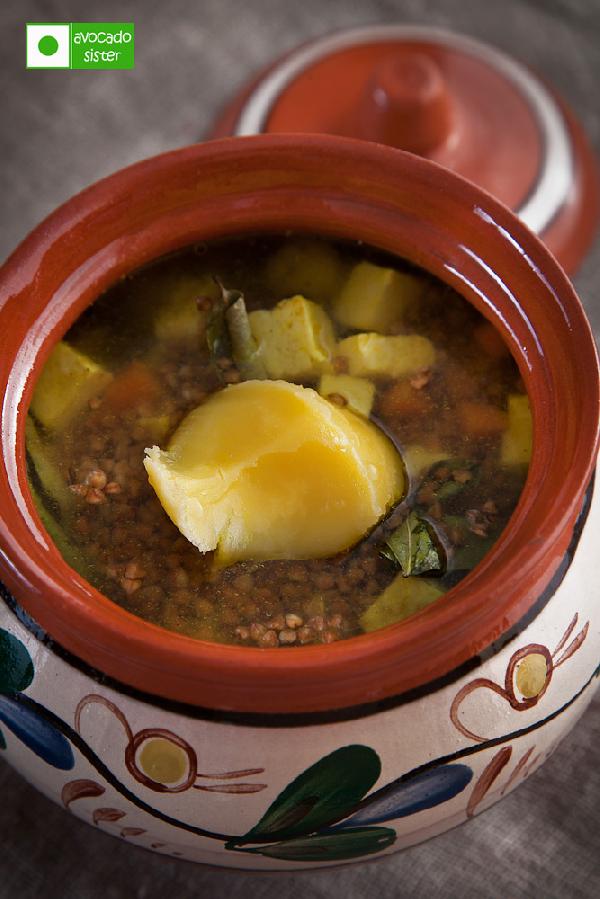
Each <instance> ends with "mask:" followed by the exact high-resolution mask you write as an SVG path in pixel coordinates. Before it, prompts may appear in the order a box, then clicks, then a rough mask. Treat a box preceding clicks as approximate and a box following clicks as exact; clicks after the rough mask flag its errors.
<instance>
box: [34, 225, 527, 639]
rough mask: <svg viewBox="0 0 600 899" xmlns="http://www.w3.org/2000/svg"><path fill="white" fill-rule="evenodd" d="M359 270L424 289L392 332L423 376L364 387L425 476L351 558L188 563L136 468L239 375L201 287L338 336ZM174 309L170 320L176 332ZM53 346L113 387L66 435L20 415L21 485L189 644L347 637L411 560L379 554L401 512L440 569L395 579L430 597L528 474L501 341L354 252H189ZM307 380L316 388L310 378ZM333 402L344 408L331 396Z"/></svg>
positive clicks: (87, 566)
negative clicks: (218, 340) (336, 296)
mask: <svg viewBox="0 0 600 899" xmlns="http://www.w3.org/2000/svg"><path fill="white" fill-rule="evenodd" d="M297 246H298V247H300V250H299V258H300V257H301V259H304V258H305V256H306V257H307V258H309V259H310V258H311V256H312V258H314V259H315V265H314V270H313V269H311V266H310V265H301V266H300V267H299V268H298V266H296V265H295V263H294V261H293V260H294V252H295V251H294V248H295V247H297ZM290 248H291V249H290ZM283 250H285V253H284V254H283V256H282V255H281V253H282V251H283ZM286 254H287V255H286ZM286 258H287V259H288V261H289V260H291V262H290V264H289V265H287V264H286V262H285V260H286ZM282 259H283V261H282ZM274 260H275V261H274ZM365 260H366V261H368V262H371V263H374V264H375V265H377V266H383V267H391V268H394V269H396V270H398V271H407V272H411V273H413V274H416V275H417V276H418V277H419V278H421V279H422V287H423V289H422V293H421V296H420V300H419V302H418V303H414V304H412V305H410V304H409V305H408V307H407V309H406V310H405V311H404V312H403V314H402V316H401V320H398V321H396V322H392V323H391V324H389V325H388V326H387V330H386V333H387V334H392V335H393V334H404V333H408V334H413V333H415V334H419V335H422V336H425V337H427V338H429V340H430V341H432V343H433V344H434V347H435V352H436V358H435V363H434V364H433V365H432V366H431V367H429V368H427V369H425V370H421V371H416V372H413V373H412V374H410V375H408V376H406V377H402V378H395V379H394V378H390V377H387V378H386V377H385V376H380V377H377V378H374V379H372V381H373V383H374V384H375V387H376V391H375V399H374V403H373V407H372V411H371V416H370V417H371V420H372V421H373V422H375V423H376V424H377V425H378V426H379V427H380V428H381V429H383V430H384V431H385V433H386V434H387V435H388V436H389V437H390V438H391V439H392V441H393V442H394V443H395V445H396V446H397V447H398V448H399V449H400V451H401V452H403V453H404V452H405V451H408V452H407V458H408V457H411V453H412V457H413V458H414V454H415V450H414V447H418V448H419V449H418V451H417V456H418V458H419V459H420V460H421V463H420V464H423V460H425V462H427V463H428V464H424V465H423V467H422V468H419V466H417V465H416V464H415V463H414V462H413V464H412V469H411V465H409V464H408V462H407V467H408V470H409V476H410V477H409V479H408V489H407V493H406V495H405V497H404V498H403V500H402V501H401V502H400V503H399V504H398V505H397V506H396V507H395V508H394V509H393V510H392V511H391V514H389V515H388V516H387V518H386V519H384V520H383V521H382V522H380V524H379V525H377V526H376V527H375V528H374V529H373V530H372V531H371V533H369V534H368V535H365V537H364V539H363V540H361V541H360V542H359V543H358V544H357V545H355V546H354V547H353V548H350V549H349V550H347V551H346V552H343V553H341V554H338V555H336V556H334V557H332V558H324V559H308V560H302V559H300V560H286V559H283V560H274V561H244V562H238V563H235V564H233V565H231V566H229V567H227V568H223V569H217V568H216V567H215V566H214V564H213V558H212V553H206V554H202V553H200V552H199V551H198V550H197V549H196V548H195V547H194V546H193V545H192V544H191V543H189V542H188V541H187V540H186V539H185V537H183V536H182V535H181V534H180V532H179V531H178V529H177V527H176V526H175V525H174V524H173V523H172V522H171V520H170V519H169V517H168V516H167V514H166V513H165V512H164V510H163V508H162V506H161V504H160V502H159V500H158V498H157V496H156V494H155V493H154V491H153V489H152V488H151V487H150V485H149V482H148V477H147V475H146V471H145V469H144V467H143V458H144V448H145V447H148V446H152V445H153V444H159V445H160V446H161V447H163V448H164V447H166V446H167V444H168V440H169V437H170V435H171V434H172V433H173V432H174V431H175V429H176V428H177V426H178V424H179V423H180V421H181V420H182V419H183V417H184V416H185V415H186V414H187V413H188V412H189V411H191V410H192V409H194V408H196V407H197V406H199V405H200V404H201V403H202V402H203V401H204V400H206V398H207V397H208V396H209V395H210V394H212V393H213V392H214V391H217V390H220V389H222V388H223V386H224V384H227V383H236V382H237V381H239V380H240V377H241V375H240V373H239V371H238V369H237V368H236V366H235V365H234V364H231V365H227V364H225V366H224V367H223V364H222V363H221V367H220V368H219V367H218V366H216V365H215V363H214V360H213V359H212V358H211V355H210V352H209V349H208V345H207V341H206V335H205V333H204V328H203V327H200V328H199V329H198V328H197V326H196V324H195V323H194V315H195V312H196V298H197V297H200V298H201V299H200V303H199V305H200V308H201V309H202V306H203V304H204V305H205V306H206V305H207V304H209V300H208V299H207V298H206V294H205V291H206V290H207V291H208V293H209V295H211V296H214V289H213V288H214V285H213V282H212V280H211V279H212V276H213V275H217V276H218V277H219V279H220V280H221V281H222V283H223V284H224V285H225V286H226V287H228V288H235V289H237V290H240V291H242V292H243V294H244V297H245V302H246V306H247V308H248V310H255V309H263V308H267V309H268V308H271V307H273V306H274V305H275V304H276V303H277V302H279V301H281V300H282V299H283V298H285V297H289V296H291V295H292V294H294V293H300V294H303V295H304V296H305V297H307V298H308V299H312V300H314V301H316V302H321V301H322V302H323V306H324V308H325V309H326V310H327V311H328V312H329V314H330V315H331V316H332V320H333V322H334V327H335V329H336V335H337V337H338V338H339V339H341V338H343V337H345V336H347V335H348V334H352V333H356V329H355V330H349V329H347V328H343V327H342V326H341V325H340V324H339V322H338V323H336V321H335V317H334V316H333V313H332V312H331V306H330V302H329V301H330V299H331V294H332V293H333V292H334V291H335V289H337V288H336V279H337V278H340V279H343V278H344V277H346V275H347V272H349V271H350V270H351V268H352V267H353V266H355V265H356V264H357V263H360V262H363V261H365ZM206 284H208V287H206V286H205V285H206ZM174 296H175V297H176V298H178V299H177V303H176V306H177V310H178V312H177V315H176V316H175V318H174V319H173V316H172V315H171V319H170V318H169V315H170V311H169V310H171V311H172V309H173V308H174V307H173V304H172V298H173V297H174ZM165 310H166V311H165ZM157 322H158V323H159V324H158V325H157ZM190 322H191V323H192V327H191V328H190V327H189V323H190ZM194 329H195V330H194ZM64 339H65V341H66V342H67V343H68V344H69V345H70V346H71V347H73V348H75V349H76V350H77V351H78V352H79V353H81V354H84V355H85V357H86V358H89V359H91V360H93V361H94V364H96V365H98V366H101V367H102V369H104V370H106V371H108V372H110V373H111V374H112V376H113V378H112V380H111V381H110V383H108V385H107V384H106V382H103V381H101V380H99V381H98V387H97V390H96V391H95V392H92V395H91V396H89V398H86V400H85V404H84V406H83V407H82V408H80V409H79V410H78V412H77V414H76V415H74V416H72V417H71V418H70V420H69V421H68V423H67V424H66V425H65V426H63V427H51V426H50V427H49V426H48V424H47V423H44V421H41V420H40V418H43V415H42V416H39V415H38V416H36V408H35V402H34V404H33V405H32V416H31V422H30V425H31V427H30V431H29V435H28V436H29V442H28V450H29V463H30V465H29V469H30V482H31V485H32V490H33V492H34V498H35V500H36V502H37V504H38V508H39V509H40V513H41V515H42V518H43V521H44V523H45V525H46V527H47V529H48V530H49V532H50V533H51V535H52V536H53V537H54V539H55V541H56V543H57V545H58V547H59V549H60V550H61V551H62V553H63V555H64V556H65V558H66V559H67V561H68V562H69V563H70V564H71V565H72V566H73V567H74V568H75V569H76V570H77V571H79V572H80V573H81V574H82V575H83V576H84V577H86V578H87V579H88V580H89V581H90V582H91V583H92V584H93V585H94V586H95V587H97V588H98V589H99V590H100V591H102V592H103V593H104V594H105V595H106V596H108V597H109V598H111V599H112V600H113V601H114V602H116V603H118V604H119V605H121V606H123V607H124V608H126V609H128V610H130V611H131V612H133V613H135V614H137V615H139V616H141V617H143V618H145V619H147V620H149V621H151V622H154V623H156V624H159V625H162V626H163V627H166V628H169V629H172V630H175V631H178V632H180V633H183V634H187V635H189V636H192V637H196V638H200V639H208V640H216V641H221V642H227V643H237V644H243V645H253V646H261V647H275V646H297V645H302V644H310V643H329V642H332V641H334V640H338V639H341V638H345V637H349V636H353V635H356V634H359V633H361V632H362V631H363V630H364V629H365V627H366V625H365V619H364V618H363V616H364V614H365V612H366V611H367V610H369V608H370V607H372V606H373V604H374V603H375V601H376V600H377V598H378V597H380V595H381V594H382V593H383V592H384V591H385V590H386V588H388V587H389V586H390V584H392V582H394V581H395V580H396V579H398V578H399V577H401V576H402V574H405V575H406V574H410V573H411V572H410V571H407V570H406V562H405V564H404V566H403V567H402V568H400V566H399V563H398V561H397V559H396V560H395V559H394V558H393V554H392V558H388V557H386V555H383V554H382V549H383V550H385V547H386V541H387V540H388V539H389V538H390V536H391V535H392V534H394V533H398V532H399V531H398V529H400V528H401V527H402V526H403V525H404V526H405V527H408V525H406V519H407V515H408V513H409V512H410V511H412V512H413V513H414V515H415V516H417V518H418V522H419V526H420V527H424V528H425V529H426V532H427V538H428V541H429V544H428V545H429V546H430V547H432V548H433V549H434V550H435V554H436V555H437V558H438V559H439V566H438V567H437V568H436V567H433V568H432V569H430V570H429V571H427V570H425V571H424V572H423V573H422V574H417V575H416V576H414V575H413V576H412V577H410V578H406V580H407V582H410V583H411V584H414V583H416V582H417V580H423V579H424V580H425V581H426V583H427V584H429V585H431V584H433V585H434V586H435V587H436V588H439V589H438V590H437V592H436V595H439V592H440V590H447V589H449V588H450V587H451V586H453V585H454V584H456V583H457V582H458V581H459V580H460V579H461V578H462V577H464V576H465V575H466V574H467V573H468V572H469V571H470V570H471V569H472V568H473V567H474V566H475V565H476V564H477V562H478V561H479V560H480V559H481V558H482V557H483V556H484V555H485V553H486V552H487V551H488V549H489V548H490V546H491V545H492V543H493V542H494V540H496V539H497V537H498V536H499V534H500V533H501V531H502V530H503V528H504V527H505V525H506V523H507V521H508V519H509V517H510V515H511V513H512V511H513V510H514V508H515V506H516V503H517V501H518V498H519V494H520V492H521V489H522V487H523V484H524V481H525V477H526V473H527V464H526V462H525V463H523V462H521V463H520V464H515V463H514V459H512V460H511V459H510V458H509V461H508V462H507V461H506V459H503V452H504V451H503V449H502V447H503V441H506V439H507V438H506V435H507V433H508V429H509V426H510V421H509V418H510V416H509V411H508V409H509V405H510V397H511V396H512V397H514V396H517V397H520V398H521V399H524V393H525V391H524V387H523V384H522V382H521V379H520V376H519V373H518V370H517V367H516V365H515V363H514V360H513V359H512V357H511V356H510V354H509V353H508V351H507V350H506V348H505V347H504V345H503V343H502V341H501V340H500V338H499V337H498V336H497V334H496V333H495V332H494V331H493V329H492V327H491V326H490V325H489V324H488V323H487V322H486V321H485V320H484V319H483V318H482V316H481V315H480V314H479V313H478V312H476V311H475V310H474V309H473V308H472V307H471V306H470V305H469V304H468V303H467V302H466V301H465V300H464V299H463V298H461V297H460V296H459V295H458V294H456V293H455V292H454V291H453V290H451V289H450V288H449V287H447V286H445V285H443V284H442V283H441V282H439V281H437V280H435V279H434V278H432V277H431V276H429V275H427V274H426V273H424V272H420V271H417V270H415V269H412V268H411V267H409V266H407V265H405V264H404V263H403V262H402V261H401V260H398V259H397V258H396V257H391V256H389V255H386V254H384V253H381V252H379V251H375V250H373V249H371V248H368V247H365V246H364V245H361V244H351V243H346V242H344V243H342V242H329V241H318V240H314V239H310V240H308V239H304V238H298V237H295V236H294V235H286V236H277V237H275V236H256V237H254V238H248V237H245V238H244V239H239V240H229V241H226V242H220V243H214V244H211V245H209V246H205V245H200V246H198V247H195V248H192V249H190V250H188V251H185V252H182V253H179V254H177V255H174V256H171V257H168V258H165V259H163V260H160V261H158V262H156V263H155V264H153V265H151V266H149V267H147V268H145V269H143V270H141V271H138V272H136V273H134V274H132V275H131V276H130V277H128V278H126V279H124V280H122V281H121V282H120V283H118V284H117V285H115V286H114V287H112V288H111V289H110V290H109V291H107V292H106V293H105V294H104V295H103V296H101V297H100V298H99V299H98V300H97V301H96V302H95V303H94V304H93V306H91V307H90V308H89V309H88V310H87V311H86V312H85V313H84V314H83V315H82V316H81V317H80V318H79V319H78V321H77V322H76V323H75V324H74V325H73V327H72V328H71V329H70V331H69V332H68V333H67V334H66V336H65V338H64ZM345 368H346V365H345V360H344V358H343V356H341V357H335V358H334V359H333V370H334V372H336V371H337V372H341V373H343V372H344V371H345ZM302 383H303V385H304V386H308V387H315V386H316V383H315V380H314V379H309V380H306V381H302ZM329 399H330V401H332V402H334V403H339V404H343V403H344V397H343V396H342V397H340V396H337V395H332V396H330V397H329ZM419 454H420V455H419ZM415 520H417V519H415ZM409 537H410V534H409ZM415 539H416V538H415ZM387 555H388V556H389V555H390V553H389V550H388V553H387ZM409 593H410V591H409ZM429 601H432V597H431V596H429V595H428V596H427V597H425V599H420V598H419V595H416V598H415V600H414V601H412V600H411V599H410V596H409V598H408V600H407V597H406V596H405V597H404V599H403V600H402V602H401V603H400V605H399V606H398V608H397V610H396V611H394V612H392V613H391V618H390V613H389V612H387V613H386V614H385V615H384V616H383V618H382V619H381V620H380V621H379V622H378V621H377V617H376V616H375V619H372V621H371V624H370V625H369V627H367V629H371V628H372V627H373V626H378V623H379V624H387V623H389V621H390V620H394V619H396V620H397V619H400V618H402V617H407V615H409V614H412V613H414V612H415V611H418V610H419V608H422V607H423V606H424V605H425V604H427V602H429ZM373 621H375V624H373Z"/></svg>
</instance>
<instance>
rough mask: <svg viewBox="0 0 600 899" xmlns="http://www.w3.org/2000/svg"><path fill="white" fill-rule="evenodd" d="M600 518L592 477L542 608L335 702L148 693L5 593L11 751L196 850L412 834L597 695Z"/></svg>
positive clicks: (82, 811)
mask: <svg viewBox="0 0 600 899" xmlns="http://www.w3.org/2000/svg"><path fill="white" fill-rule="evenodd" d="M599 536H600V495H598V491H597V490H596V493H595V495H594V494H593V484H591V485H590V488H589V489H588V492H587V494H586V499H585V503H584V507H583V508H582V511H581V514H580V516H579V519H578V521H577V522H576V524H575V526H574V529H573V535H572V539H571V543H570V547H569V550H568V551H567V553H566V554H565V557H564V559H563V562H562V563H561V565H560V566H559V569H558V571H557V572H556V574H555V576H554V578H553V581H552V583H551V584H550V585H549V587H548V588H547V589H546V591H545V593H544V595H542V596H541V597H540V599H539V602H538V603H537V604H536V610H535V613H534V615H533V617H532V616H528V617H529V618H530V620H529V623H521V625H519V626H518V627H517V628H515V629H514V631H513V633H512V635H510V634H509V635H505V637H504V638H503V640H502V645H501V646H500V647H499V648H496V650H495V651H490V653H489V654H488V657H487V658H485V659H481V658H479V659H477V661H474V662H472V663H471V664H470V665H469V666H463V669H458V670H457V671H455V672H453V673H451V674H450V675H448V676H447V677H446V678H443V679H439V680H437V681H433V682H431V683H429V684H427V685H425V686H424V687H422V688H420V689H419V690H417V691H412V692H411V693H405V694H403V695H400V696H396V697H393V698H391V699H389V700H386V701H384V702H380V703H377V704H373V705H370V706H368V705H367V706H359V707H354V708H349V709H341V710H339V711H333V712H330V713H312V714H311V713H307V714H299V715H269V714H261V715H259V714H229V713H225V712H222V713H220V712H213V711H210V710H205V709H201V708H195V707H193V706H185V705H182V704H180V705H178V704H176V703H171V702H170V701H168V700H162V699H160V698H158V697H153V696H149V695H147V694H143V693H138V692H136V691H135V690H132V689H130V688H128V687H125V686H123V685H120V684H119V683H118V682H116V681H112V680H109V679H106V678H104V677H102V676H100V675H98V674H97V672H94V671H93V670H92V669H91V668H89V667H87V666H86V665H84V664H83V663H81V662H80V661H79V660H77V659H76V658H75V657H73V656H70V655H69V654H68V653H66V652H64V651H63V650H62V649H61V648H60V647H59V646H57V645H56V644H53V642H52V641H51V640H49V639H47V638H45V637H44V634H43V632H41V631H40V630H39V628H37V627H36V626H35V624H34V623H33V622H32V620H31V619H30V618H29V617H28V616H27V615H26V613H24V612H23V611H22V609H20V607H19V606H17V605H16V604H15V603H14V602H12V601H11V600H10V598H8V597H7V601H6V602H4V603H2V605H1V607H0V626H1V628H2V632H1V639H2V647H3V649H4V650H5V651H4V652H3V653H2V671H1V679H2V682H3V690H4V691H5V692H4V695H2V696H0V729H1V731H2V736H3V739H2V740H1V743H2V744H3V745H4V746H5V748H4V752H3V755H4V756H5V757H6V758H7V759H8V761H9V762H10V763H11V764H12V765H13V766H14V767H15V768H16V769H17V770H18V771H20V772H21V773H22V774H23V776H24V777H25V778H26V779H27V780H29V781H30V782H31V783H32V784H33V785H34V786H35V787H37V788H38V789H40V790H41V791H42V792H44V793H45V794H46V795H47V796H49V797H50V798H51V799H53V800H54V801H56V802H58V803H59V804H62V805H63V806H65V807H68V808H69V810H70V811H72V812H73V813H74V814H76V815H77V816H79V817H80V818H82V819H83V820H85V821H87V822H88V823H90V824H93V825H94V826H96V827H100V828H102V829H103V830H105V831H106V832H108V833H111V834H113V835H115V836H117V837H121V838H122V839H126V840H128V841H130V842H132V843H135V844H136V845H139V846H143V847H145V848H148V849H153V850H154V851H156V852H160V853H164V854H167V855H173V856H179V857H182V858H186V859H188V860H190V861H195V862H201V863H205V864H211V865H219V866H224V867H232V868H242V869H256V870H286V869H291V868H305V867H313V866H319V867H322V866H327V865H333V864H339V863H340V862H350V861H359V860H361V859H364V858H365V857H369V856H373V855H384V854H388V853H391V852H394V851H396V850H398V849H402V848H405V847H407V846H410V845H413V844H415V843H418V842H421V841H422V840H426V839H428V838H429V837H432V836H434V835H437V834H439V833H442V832H443V831H445V830H447V829H449V828H451V827H454V826H455V825H457V824H460V823H462V822H465V821H467V820H468V819H469V818H471V817H472V816H473V815H475V814H477V813H479V812H480V811H482V810H484V809H485V808H487V807H489V806H490V805H492V804H493V803H494V802H496V801H498V800H499V799H500V798H501V797H502V796H504V795H506V794H507V793H508V792H509V791H511V790H512V789H513V788H514V787H516V786H517V785H518V784H519V783H521V782H522V781H523V780H524V779H526V778H527V777H528V776H529V775H530V774H531V773H532V772H533V771H534V770H535V769H536V768H537V767H539V765H541V764H542V763H543V762H544V760H545V759H547V758H548V756H549V755H550V754H551V753H552V752H553V750H554V749H555V747H556V746H557V745H558V743H559V742H560V740H561V739H562V738H563V737H564V736H565V734H566V733H568V731H569V730H570V729H571V727H572V726H573V725H574V724H575V722H576V721H577V719H578V718H579V716H580V715H581V714H582V712H583V711H584V709H585V708H586V706H587V705H588V703H589V702H590V699H591V697H592V695H593V693H594V690H595V689H596V687H597V686H598V682H599V674H600V667H599V666H598V657H599V655H600V621H599V618H598V608H600V559H599V557H598V553H597V551H596V549H597V546H598V539H599ZM465 669H466V670H465ZM7 687H8V688H9V689H8V690H7Z"/></svg>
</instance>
